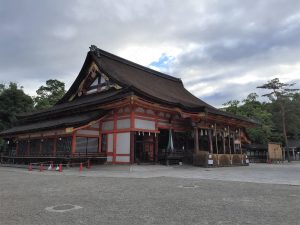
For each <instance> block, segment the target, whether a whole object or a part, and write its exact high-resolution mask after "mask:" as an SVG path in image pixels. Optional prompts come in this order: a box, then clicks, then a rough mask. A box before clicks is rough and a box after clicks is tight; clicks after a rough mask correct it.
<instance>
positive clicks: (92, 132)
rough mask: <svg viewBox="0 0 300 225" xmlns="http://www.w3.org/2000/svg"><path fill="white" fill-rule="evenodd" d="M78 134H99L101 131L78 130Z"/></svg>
mask: <svg viewBox="0 0 300 225" xmlns="http://www.w3.org/2000/svg"><path fill="white" fill-rule="evenodd" d="M77 134H86V135H96V136H98V135H99V131H97V130H78V131H77Z"/></svg>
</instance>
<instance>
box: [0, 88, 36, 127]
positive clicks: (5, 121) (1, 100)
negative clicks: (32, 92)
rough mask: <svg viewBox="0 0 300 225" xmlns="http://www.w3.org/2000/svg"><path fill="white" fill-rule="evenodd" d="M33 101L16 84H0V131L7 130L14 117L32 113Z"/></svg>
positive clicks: (14, 119)
mask: <svg viewBox="0 0 300 225" xmlns="http://www.w3.org/2000/svg"><path fill="white" fill-rule="evenodd" d="M32 109H33V100H32V98H31V97H30V96H29V95H26V94H25V93H24V91H23V89H22V87H18V85H17V84H16V83H12V82H11V83H9V85H4V84H0V130H3V129H6V128H9V127H10V126H11V125H12V124H13V123H14V122H15V121H16V115H17V114H20V113H24V112H29V111H32Z"/></svg>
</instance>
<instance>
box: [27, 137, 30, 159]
mask: <svg viewBox="0 0 300 225" xmlns="http://www.w3.org/2000/svg"><path fill="white" fill-rule="evenodd" d="M27 155H28V156H30V136H29V137H28V142H27Z"/></svg>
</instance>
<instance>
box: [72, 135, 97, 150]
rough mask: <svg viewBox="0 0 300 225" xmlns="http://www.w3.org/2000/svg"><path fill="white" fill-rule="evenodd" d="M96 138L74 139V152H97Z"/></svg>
mask: <svg viewBox="0 0 300 225" xmlns="http://www.w3.org/2000/svg"><path fill="white" fill-rule="evenodd" d="M98 144H99V139H98V138H91V137H77V138H76V152H78V153H93V152H98Z"/></svg>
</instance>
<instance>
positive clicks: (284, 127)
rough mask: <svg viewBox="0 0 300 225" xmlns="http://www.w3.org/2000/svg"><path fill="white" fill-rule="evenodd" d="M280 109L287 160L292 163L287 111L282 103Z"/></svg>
mask: <svg viewBox="0 0 300 225" xmlns="http://www.w3.org/2000/svg"><path fill="white" fill-rule="evenodd" d="M280 107H281V117H282V131H283V137H284V141H285V148H286V150H287V160H288V162H291V158H290V151H289V145H288V139H287V134H286V124H285V109H284V106H283V105H282V103H281V104H280Z"/></svg>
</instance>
